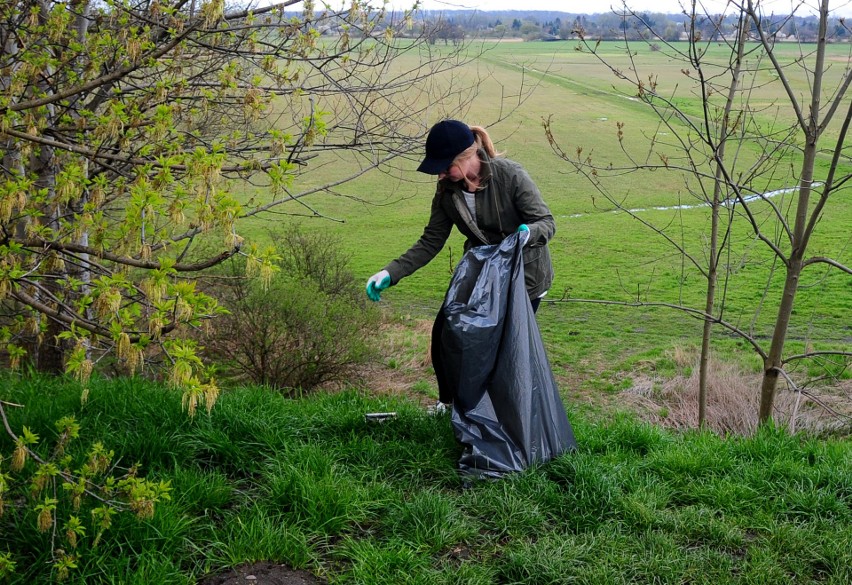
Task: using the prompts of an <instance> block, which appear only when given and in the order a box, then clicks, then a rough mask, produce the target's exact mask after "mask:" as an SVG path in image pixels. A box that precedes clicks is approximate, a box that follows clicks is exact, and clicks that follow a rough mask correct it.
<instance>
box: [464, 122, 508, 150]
mask: <svg viewBox="0 0 852 585" xmlns="http://www.w3.org/2000/svg"><path fill="white" fill-rule="evenodd" d="M470 131H471V132H473V136H474V138H475V139H476V144H477V145H478V146H479V148H481V149H482V150H484V151H485V154H487V155H488V156H490V157H491V158H494V157H497V156H502V155H503V153H502V152H497V150H496V149H495V148H494V143H493V142H492V141H491V137H490V136H489V135H488V131H487V130H486V129H485V128H483V127H482V126H471V127H470Z"/></svg>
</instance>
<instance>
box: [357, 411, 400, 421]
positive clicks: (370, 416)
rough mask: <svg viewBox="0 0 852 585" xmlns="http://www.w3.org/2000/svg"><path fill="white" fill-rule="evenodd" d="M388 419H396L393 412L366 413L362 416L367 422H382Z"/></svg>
mask: <svg viewBox="0 0 852 585" xmlns="http://www.w3.org/2000/svg"><path fill="white" fill-rule="evenodd" d="M389 418H396V413H395V412H368V413H367V414H365V415H364V420H366V421H367V422H384V421H386V420H388V419H389Z"/></svg>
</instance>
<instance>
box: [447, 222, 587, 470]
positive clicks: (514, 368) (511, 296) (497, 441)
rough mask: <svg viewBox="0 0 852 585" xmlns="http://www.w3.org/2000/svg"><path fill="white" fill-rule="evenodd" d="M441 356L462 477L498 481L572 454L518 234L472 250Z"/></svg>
mask: <svg viewBox="0 0 852 585" xmlns="http://www.w3.org/2000/svg"><path fill="white" fill-rule="evenodd" d="M443 311H444V316H445V317H446V325H445V326H444V329H443V332H442V336H441V349H440V351H441V356H442V358H443V362H444V367H445V369H446V372H447V377H448V379H449V380H448V382H449V383H450V384H451V386H452V387H453V390H454V402H453V414H452V425H453V430H454V432H455V435H456V438H457V439H458V441H459V442H460V443H461V444H462V445H463V446H464V447H463V452H462V456H461V458H460V459H459V469H460V471H461V473H462V474H464V475H471V476H477V477H501V476H502V475H504V474H506V473H509V472H512V471H521V470H523V469H526V468H527V467H528V466H529V465H530V464H531V463H535V462H543V461H548V460H550V459H552V458H553V457H556V456H558V455H560V454H561V453H563V452H565V451H568V450H572V449H576V446H577V444H576V442H575V440H574V433H573V431H572V430H571V424H570V423H569V422H568V417H567V416H566V415H565V408H564V406H563V405H562V401H561V399H560V397H559V391H558V388H557V386H556V380H555V379H554V378H553V373H552V372H551V369H550V363H549V362H548V360H547V355H546V354H545V350H544V345H543V343H542V340H541V334H540V332H539V329H538V324H537V323H536V320H535V314H534V313H533V310H532V305H531V304H530V300H529V297H528V296H527V291H526V287H525V285H524V266H523V255H522V251H521V244H520V242H519V236H518V235H517V234H515V235H512V236H510V237H508V238H506V239H504V240H503V242H502V243H500V244H495V245H491V246H480V247H476V248H471V249H470V250H469V251H468V252H467V253H466V254H465V255H464V256H463V257H462V259H461V262H460V263H459V265H458V267H457V268H456V271H455V274H454V275H453V279H452V281H451V282H450V287H449V290H448V291H447V296H446V299H445V300H444V306H443Z"/></svg>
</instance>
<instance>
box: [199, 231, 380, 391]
mask: <svg viewBox="0 0 852 585" xmlns="http://www.w3.org/2000/svg"><path fill="white" fill-rule="evenodd" d="M272 239H273V241H274V242H276V248H277V252H278V255H279V257H280V259H279V260H278V261H277V265H278V268H279V270H278V271H277V272H276V273H275V274H274V275H273V276H272V278H271V280H270V282H269V283H268V285H264V284H263V283H262V282H261V281H260V279H258V278H246V277H234V276H232V277H231V278H228V279H224V282H225V283H226V284H225V286H222V284H221V283H219V284H217V288H218V292H217V296H219V297H220V301H221V302H222V304H223V305H224V306H225V307H226V308H227V309H228V310H229V311H230V314H229V315H227V316H225V317H222V318H220V319H218V320H217V323H216V325H215V331H214V333H213V334H212V336H211V338H210V340H209V342H208V344H207V345H208V348H207V351H208V353H209V354H210V357H211V358H213V359H214V360H215V361H217V362H219V364H220V366H221V367H222V368H223V369H224V372H225V373H226V374H227V375H228V376H230V377H232V378H234V379H237V380H247V381H250V382H253V383H256V384H262V385H267V386H269V387H271V388H275V389H277V390H285V389H293V388H301V389H303V390H309V389H312V388H315V387H316V386H319V385H321V384H325V383H328V382H334V381H340V380H342V379H344V378H346V377H347V376H348V375H349V374H351V372H352V370H353V368H354V367H355V366H356V365H358V364H362V363H364V362H366V361H369V360H370V359H371V358H372V351H371V348H370V345H369V344H368V343H367V339H366V336H365V331H369V330H370V329H371V328H373V327H374V326H375V325H376V324H377V323H378V318H379V315H378V312H377V311H376V310H375V309H373V308H371V307H369V306H368V305H367V302H366V300H365V296H364V293H363V290H361V284H360V283H358V282H356V281H355V277H354V276H353V274H352V273H351V271H350V270H349V269H348V258H346V257H345V256H344V255H343V253H342V252H341V250H340V247H339V243H338V242H337V241H336V240H333V239H329V238H328V236H326V235H323V234H312V233H311V234H309V233H305V232H303V231H302V230H301V229H300V228H299V227H291V228H290V229H288V230H287V231H285V232H284V233H283V234H280V235H279V234H273V238H272ZM243 268H244V265H243V266H239V264H238V263H235V264H234V265H232V266H231V267H230V269H231V271H232V273H231V274H232V275H233V274H243V273H244V270H243Z"/></svg>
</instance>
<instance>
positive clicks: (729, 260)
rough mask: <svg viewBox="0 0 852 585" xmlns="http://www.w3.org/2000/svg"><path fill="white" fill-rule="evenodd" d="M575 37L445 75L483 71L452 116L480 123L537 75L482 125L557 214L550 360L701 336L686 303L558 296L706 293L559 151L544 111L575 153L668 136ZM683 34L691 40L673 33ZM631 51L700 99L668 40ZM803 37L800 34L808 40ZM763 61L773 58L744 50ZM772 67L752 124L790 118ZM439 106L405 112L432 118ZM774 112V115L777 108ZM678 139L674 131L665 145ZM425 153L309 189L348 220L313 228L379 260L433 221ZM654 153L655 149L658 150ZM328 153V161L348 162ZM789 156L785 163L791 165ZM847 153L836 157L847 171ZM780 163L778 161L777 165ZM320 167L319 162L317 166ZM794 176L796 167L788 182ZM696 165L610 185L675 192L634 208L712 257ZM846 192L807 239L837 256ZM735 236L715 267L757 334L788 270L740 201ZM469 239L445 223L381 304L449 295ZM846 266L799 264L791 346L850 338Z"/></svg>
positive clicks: (428, 310)
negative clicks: (424, 258)
mask: <svg viewBox="0 0 852 585" xmlns="http://www.w3.org/2000/svg"><path fill="white" fill-rule="evenodd" d="M576 47H577V45H576V43H574V42H560V43H547V42H534V43H520V42H503V43H498V44H496V45H489V48H488V50H487V51H486V52H485V53H484V54H483V56H482V57H480V58H479V59H478V60H477V62H476V63H475V65H470V66H468V67H467V68H466V69H462V70H460V71H456V72H455V73H454V77H453V79H452V80H451V81H450V82H452V83H460V84H463V83H470V82H472V81H473V80H474V79H481V82H480V84H481V85H480V90H479V93H478V95H477V97H476V99H475V100H474V103H473V104H472V107H471V109H470V111H468V112H461V113H459V117H460V118H462V119H464V120H465V121H467V122H468V123H470V124H488V123H489V122H490V121H491V120H493V119H495V118H497V117H498V114H499V112H500V108H503V111H505V109H506V108H507V107H509V106H511V105H512V104H511V103H507V102H510V101H511V100H501V96H504V95H510V94H513V93H517V91H518V89H519V88H520V86H521V85H522V83H527V84H529V83H537V84H538V85H537V87H536V88H535V91H534V92H533V93H532V95H531V96H530V97H529V98H528V99H527V100H526V101H523V102H522V103H520V104H518V103H517V102H515V103H514V106H516V109H515V110H514V111H513V112H512V114H511V116H509V117H508V118H507V119H506V120H504V121H503V122H501V123H500V124H498V125H495V126H491V127H489V132H490V133H491V135H492V137H493V138H494V140H495V143H496V145H497V148H498V149H499V150H501V151H503V152H505V155H506V156H508V157H510V158H512V159H514V160H517V161H519V162H520V163H522V164H523V165H524V166H525V167H526V169H527V170H528V171H529V173H530V174H531V175H532V177H533V178H534V180H535V181H536V182H537V184H538V185H539V187H540V189H541V191H542V193H543V194H544V197H545V199H546V201H547V202H548V204H549V205H550V207H551V209H552V211H553V214H554V216H555V218H556V223H557V234H556V237H555V238H554V240H553V241H552V244H551V246H552V250H553V257H554V263H555V268H556V280H555V283H554V287H553V289H552V290H551V292H550V294H549V295H548V297H547V300H548V301H551V302H547V303H545V304H544V305H543V307H542V309H541V311H540V313H539V316H540V319H539V322H540V325H541V327H542V330H543V332H544V334H545V337H546V341H547V343H548V347H549V350H550V352H551V357H552V358H553V360H554V362H555V365H556V367H557V369H558V368H570V367H572V366H571V364H576V363H578V362H580V361H591V362H594V363H598V362H600V363H608V364H610V365H612V364H618V363H623V364H624V365H625V367H629V364H630V362H633V361H635V360H637V359H639V358H641V357H642V356H655V355H659V354H660V353H661V352H664V351H665V350H667V349H669V348H671V347H674V346H694V345H696V344H698V343H699V338H698V335H699V332H700V327H701V324H700V322H698V321H696V320H695V319H693V318H690V317H688V316H686V315H685V314H682V313H679V312H676V311H673V310H671V309H661V308H651V307H642V308H625V307H616V306H601V305H592V304H582V303H575V302H564V303H563V302H558V301H559V300H560V299H561V298H563V297H565V298H567V297H570V298H572V299H597V300H609V301H622V302H631V301H636V300H641V301H643V302H649V303H653V302H665V303H676V304H683V305H687V306H691V307H696V308H699V307H703V295H704V288H705V281H704V279H703V278H702V276H701V274H700V273H699V271H698V270H697V269H696V268H695V267H693V266H691V265H690V264H689V263H688V262H685V261H684V259H683V257H682V256H681V255H680V254H678V253H677V252H676V250H675V249H674V248H673V247H672V246H671V244H669V243H667V242H665V241H664V240H663V239H662V238H661V237H660V236H659V235H657V234H655V233H654V232H653V231H651V230H650V229H648V228H647V227H644V226H643V225H641V224H640V222H639V221H637V220H636V219H634V218H631V217H630V216H629V215H628V214H625V213H619V212H616V211H614V206H613V204H612V203H610V202H609V201H607V200H606V199H604V198H603V197H601V195H600V193H598V192H597V191H596V190H595V188H594V187H593V186H592V185H591V184H590V182H589V181H588V180H587V179H586V178H584V177H583V176H581V175H579V174H577V173H576V172H574V171H573V168H572V167H571V165H569V164H568V163H567V162H565V161H562V160H560V159H559V158H558V157H557V156H556V155H555V154H554V153H553V151H552V149H551V147H550V145H549V144H548V141H547V139H546V137H545V133H544V129H543V126H542V120H543V119H545V118H550V119H551V120H552V125H553V130H554V134H555V136H556V139H557V140H558V141H559V143H560V146H561V148H562V149H563V150H564V151H566V152H567V153H568V154H569V155H571V154H573V153H574V152H575V151H576V149H577V148H578V147H582V150H583V153H584V155H583V156H585V155H586V154H588V153H593V156H594V159H595V160H596V161H598V162H601V163H603V162H611V163H612V164H613V165H616V166H618V165H622V164H625V163H626V156H625V154H624V152H623V151H622V148H623V149H624V151H627V152H629V153H631V155H632V156H634V157H635V158H636V159H637V160H643V158H644V157H645V156H647V150H648V142H649V137H652V136H654V137H656V139H657V140H659V141H660V143H661V144H662V143H665V141H666V140H670V139H671V136H670V135H669V133H667V132H666V129H665V128H664V127H661V126H660V124H659V121H658V118H657V117H656V116H655V115H654V114H653V113H652V112H651V111H650V110H649V108H648V107H647V106H646V105H644V104H642V103H641V102H639V101H638V100H636V99H631V98H630V95H629V91H630V90H629V88H628V87H626V86H624V85H621V86H618V87H614V85H615V84H616V83H617V81H618V80H617V79H616V77H615V76H614V75H613V74H612V72H611V71H609V70H608V69H607V68H606V67H605V66H603V65H602V64H601V63H600V62H599V61H598V60H597V58H596V57H594V56H593V55H591V54H589V53H588V52H580V51H577V50H576ZM678 48H679V49H681V50H686V45H685V44H683V45H682V46H680V47H678ZM636 49H637V53H636V54H635V55H634V57H633V60H632V63H633V64H634V65H635V66H636V67H637V71H639V75H640V76H647V75H649V74H651V73H653V74H654V75H656V76H657V80H658V83H659V87H660V88H664V91H662V92H663V93H670V94H672V95H675V96H676V98H673V101H676V102H677V103H678V105H679V107H680V108H681V109H682V110H683V111H684V112H685V113H687V114H688V115H690V116H699V115H700V111H701V108H700V105H701V100H700V96H699V95H698V94H696V93H695V92H692V91H691V90H689V88H688V84H689V80H688V79H687V78H686V77H685V75H684V73H683V72H682V69H684V68H685V67H686V66H685V65H684V64H683V63H680V62H677V61H675V60H673V59H671V58H670V57H669V56H667V55H666V54H665V53H664V52H662V51H657V52H652V51H650V50H648V49H647V47H639V46H637V47H636ZM709 49H710V50H709V52H708V58H709V59H710V60H711V61H714V60H715V61H716V62H719V63H723V62H724V61H725V59H726V53H725V51H724V49H723V47H721V46H720V45H718V46H717V45H713V46H711V47H710V48H709ZM829 49H830V50H829V60H830V61H831V62H832V63H833V64H836V65H834V66H833V67H832V68H831V69H830V70H829V73H828V75H827V78H826V81H825V87H833V86H834V85H836V83H837V82H838V80H839V79H840V76H841V74H842V70H843V69H844V68H845V67H846V66H848V63H849V46H848V45H832V46H830V47H829ZM600 50H601V53H602V55H603V56H605V57H606V58H607V59H611V60H612V62H613V63H614V64H615V65H616V66H617V67H618V68H620V69H622V70H623V71H628V70H629V67H630V66H631V61H629V60H628V59H627V58H626V57H624V53H623V49H621V48H620V45H619V44H618V43H604V44H603V45H601V47H600ZM805 50H809V48H808V47H805ZM798 51H799V47H798V46H796V45H792V44H791V45H781V46H780V47H779V49H778V55H779V60H781V61H782V62H786V63H790V62H792V61H793V60H794V59H795V58H796V56H797V54H798ZM750 65H751V66H754V67H762V68H766V67H767V66H768V63H767V62H757V61H753V62H750ZM707 71H708V74H718V67H717V68H713V67H710V66H708V68H707ZM789 71H790V74H791V79H792V82H791V84H792V87H793V88H794V90H795V91H797V92H800V91H802V90H803V89H804V88H805V87H806V84H807V79H806V77H805V76H804V74H798V73H794V69H793V68H790V69H789ZM772 79H773V78H772V75H771V74H770V73H769V72H768V71H761V72H760V73H759V74H758V75H757V76H756V81H755V83H754V84H752V89H751V91H750V96H749V103H750V104H751V105H752V107H755V108H758V109H760V112H759V114H758V117H759V120H760V121H761V124H765V125H767V127H768V125H770V124H774V125H775V126H783V125H784V124H785V123H787V122H789V120H791V119H792V118H791V116H792V112H791V110H789V108H788V109H783V108H778V109H776V108H774V107H772V104H777V103H780V104H783V103H784V102H783V99H784V94H783V90H782V88H781V86H780V84H777V83H775V84H767V83H768V82H769V81H772ZM434 121H435V120H422V121H421V120H413V121H412V122H413V123H420V124H422V125H423V126H424V127H428V126H429V125H431V123H433V122H434ZM617 122H621V123H623V124H624V141H623V144H619V141H618V140H617V136H616V134H617V126H616V124H617ZM782 122H783V123H782ZM838 128H839V125H838V123H837V121H836V120H835V122H834V123H833V124H832V125H831V126H830V127H829V129H828V130H827V131H826V135H825V146H826V148H827V149H830V147H832V146H833V145H834V141H836V138H837V132H838ZM661 148H663V149H664V150H665V149H668V151H670V152H673V153H676V151H677V145H676V144H674V143H672V144H670V145H669V146H664V147H661ZM754 156H755V153H754V152H748V151H747V150H746V151H743V152H741V153H739V157H741V159H742V161H743V162H742V163H738V168H742V166H743V165H745V164H747V163H748V162H749V161H751V160H753V158H754ZM827 160H828V153H823V154H821V159H820V161H819V163H818V169H817V173H818V175H819V174H820V173H821V176H824V175H825V172H826V164H827ZM417 162H418V161H416V160H403V161H401V162H400V163H399V164H400V166H401V167H402V170H403V172H402V176H403V179H401V180H400V179H398V178H394V173H383V172H372V173H370V174H368V175H366V176H364V177H362V178H361V179H359V180H357V181H356V182H354V183H351V184H348V185H346V186H344V187H343V188H341V189H338V194H336V195H335V196H330V195H324V196H317V197H313V198H312V199H311V200H310V204H311V205H312V206H313V207H314V208H315V209H316V210H317V211H318V212H319V213H321V214H323V215H325V216H327V217H331V218H336V219H341V220H343V221H342V222H334V221H329V220H327V219H319V218H314V219H311V220H308V221H306V222H305V225H306V227H307V228H308V229H315V230H322V231H323V232H324V233H328V234H330V235H334V236H336V237H338V238H340V240H341V241H342V242H343V244H344V248H345V249H346V250H347V251H348V252H349V253H350V254H351V259H352V265H353V267H354V270H355V271H356V273H358V274H359V275H360V276H362V277H363V278H364V280H366V279H367V277H369V276H370V275H371V274H373V273H374V272H376V271H378V270H379V269H381V268H382V267H383V266H384V265H385V264H386V263H387V262H389V261H390V260H392V259H393V258H395V257H396V256H398V255H399V254H401V253H403V252H404V251H405V250H406V249H407V248H408V246H409V245H411V244H412V243H413V242H414V241H415V240H416V239H417V238H418V237H419V236H420V234H421V231H422V228H423V226H424V225H425V224H426V222H427V219H428V213H429V205H430V201H431V198H432V194H433V192H434V182H433V179H432V178H431V177H427V176H425V175H421V174H419V173H416V172H414V170H413V169H414V168H415V167H416V164H417ZM654 162H657V161H654ZM344 164H345V162H344V161H336V162H335V165H344ZM791 168H792V169H793V171H792V172H791V171H790V169H791ZM796 170H797V162H796V161H795V160H782V161H779V169H778V172H777V173H775V174H773V175H772V176H771V177H768V178H767V179H766V180H764V181H763V182H762V183H756V184H760V185H761V186H762V189H765V190H766V191H770V190H774V189H781V188H785V187H792V186H794V184H795V182H794V179H787V178H784V177H782V176H781V175H782V174H785V175H792V174H795V171H796ZM849 170H850V169H849V168H846V169H845V171H846V172H849ZM782 171H783V173H782ZM312 180H313V181H316V180H317V179H316V178H313V179H312ZM788 181H792V182H788ZM696 186H697V184H696V182H695V180H694V179H693V178H692V177H690V176H688V175H684V174H682V173H678V172H674V171H666V170H656V171H643V172H638V171H637V172H634V173H625V174H621V175H617V176H614V177H612V178H610V179H608V180H607V182H606V188H607V189H608V192H609V193H610V194H611V195H612V196H613V197H615V198H617V199H618V200H619V201H621V203H622V205H623V206H624V207H625V208H628V209H648V208H651V207H663V206H679V205H683V206H686V207H688V208H686V209H680V210H665V211H662V210H652V209H648V210H647V211H643V212H640V213H639V216H640V217H641V218H642V219H644V220H646V221H648V222H651V223H653V224H655V225H657V226H665V227H666V233H667V234H668V235H669V236H670V237H671V238H673V239H674V240H676V241H677V242H679V243H681V244H682V245H683V247H684V248H685V249H686V250H687V252H688V253H689V254H690V255H691V256H692V257H693V258H695V260H696V261H697V262H698V263H700V264H701V265H704V266H706V254H707V251H706V246H707V241H708V231H709V225H710V218H709V210H708V208H706V207H702V206H700V205H699V204H700V201H698V200H697V199H696V198H695V197H694V195H692V194H691V193H690V192H689V189H690V188H695V187H696ZM791 197H792V195H791V194H786V195H779V196H777V197H776V198H774V199H773V201H774V202H775V204H776V205H777V206H778V207H779V208H781V209H788V208H789V205H790V203H791ZM753 209H754V211H755V213H756V215H757V216H758V218H759V221H761V222H762V225H763V228H764V229H766V230H767V232H768V233H769V234H774V235H775V236H777V235H778V234H777V228H776V227H773V226H772V225H771V223H770V219H771V218H770V214H769V207H768V206H767V205H766V204H754V205H753ZM850 225H852V205H850V203H849V187H847V188H846V190H845V191H841V192H838V193H836V195H835V196H834V198H833V200H832V201H831V202H830V203H829V205H828V206H827V207H826V209H825V213H824V217H823V219H822V221H821V223H820V225H819V228H818V230H817V235H816V237H815V238H814V239H813V240H812V242H811V244H810V245H811V250H812V252H813V254H815V255H817V254H818V255H824V256H831V257H833V258H835V259H836V260H838V261H840V262H842V263H845V264H846V265H849V264H850V263H852V246H850V245H849V244H850V229H849V226H850ZM731 231H732V236H731V246H730V248H729V249H727V250H726V251H725V259H724V265H725V266H726V267H727V268H728V271H727V273H726V274H725V275H724V276H723V278H725V282H724V294H725V304H726V310H725V318H726V319H727V320H728V321H730V322H732V323H734V324H736V325H737V326H739V327H741V328H743V329H745V330H747V331H749V332H751V333H753V334H754V335H755V337H757V338H758V339H765V338H766V337H767V336H768V335H769V334H770V333H771V324H772V323H773V321H774V318H775V313H776V307H777V302H778V297H779V290H780V288H779V287H780V285H781V283H782V282H783V280H782V279H783V275H782V272H781V267H780V266H779V265H778V263H777V262H775V261H774V260H773V258H772V256H771V255H770V254H769V253H768V251H767V249H766V248H765V246H764V245H762V244H760V243H759V242H757V241H756V240H755V238H754V235H753V232H752V230H751V227H750V226H749V225H748V224H747V223H746V222H745V221H744V218H743V216H742V215H741V214H736V215H735V216H734V219H733V223H732V228H731ZM462 243H463V242H462V240H461V239H460V238H459V237H457V236H454V237H453V238H452V239H451V240H450V242H449V243H448V245H447V246H446V247H445V249H444V250H443V251H442V253H441V254H440V255H439V256H438V257H437V258H436V259H435V260H434V261H433V262H432V263H431V264H430V265H429V266H427V267H426V268H424V269H422V270H420V271H419V272H418V273H416V274H415V275H413V276H411V277H410V278H408V279H406V280H404V281H403V282H401V283H400V284H399V285H398V286H396V287H394V288H392V289H390V290H389V291H387V292H386V293H385V294H384V297H383V301H382V303H383V305H385V306H387V307H388V308H389V309H391V310H392V311H394V312H396V313H398V314H402V315H410V316H413V317H418V318H419V317H426V318H428V317H429V316H431V315H432V314H433V313H435V312H436V311H437V310H438V308H439V306H440V304H441V301H442V298H443V293H444V290H445V287H446V284H447V283H448V281H449V278H450V275H451V273H452V268H453V266H454V264H455V262H457V261H458V259H459V258H460V255H461V251H462ZM850 324H852V282H850V278H849V277H848V276H844V275H843V274H842V273H841V272H839V271H838V270H826V269H825V268H820V267H819V266H817V267H813V268H811V269H808V270H807V271H806V273H805V274H804V278H803V280H802V282H801V287H800V291H799V295H798V297H797V303H796V313H795V315H794V322H793V323H792V324H791V328H790V335H789V337H788V339H789V342H788V343H789V347H790V348H791V349H792V348H796V347H799V348H801V347H804V345H805V344H807V343H810V344H812V345H814V346H816V347H824V348H828V347H831V348H834V349H837V348H845V349H847V350H848V348H849V346H850V342H852V328H850ZM717 337H718V338H719V341H718V342H719V344H720V348H724V349H725V350H726V351H728V350H732V351H735V352H737V355H738V359H740V360H742V361H744V362H746V363H750V364H751V365H752V366H753V367H756V368H757V367H759V366H760V364H759V363H758V362H757V361H756V360H755V359H754V357H753V356H752V353H751V350H750V349H748V348H745V349H744V350H743V351H740V350H739V349H738V348H739V347H740V345H741V344H738V343H737V342H736V340H735V339H733V338H732V337H731V336H730V335H729V334H726V333H724V332H721V331H720V333H719V334H718V336H717Z"/></svg>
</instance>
